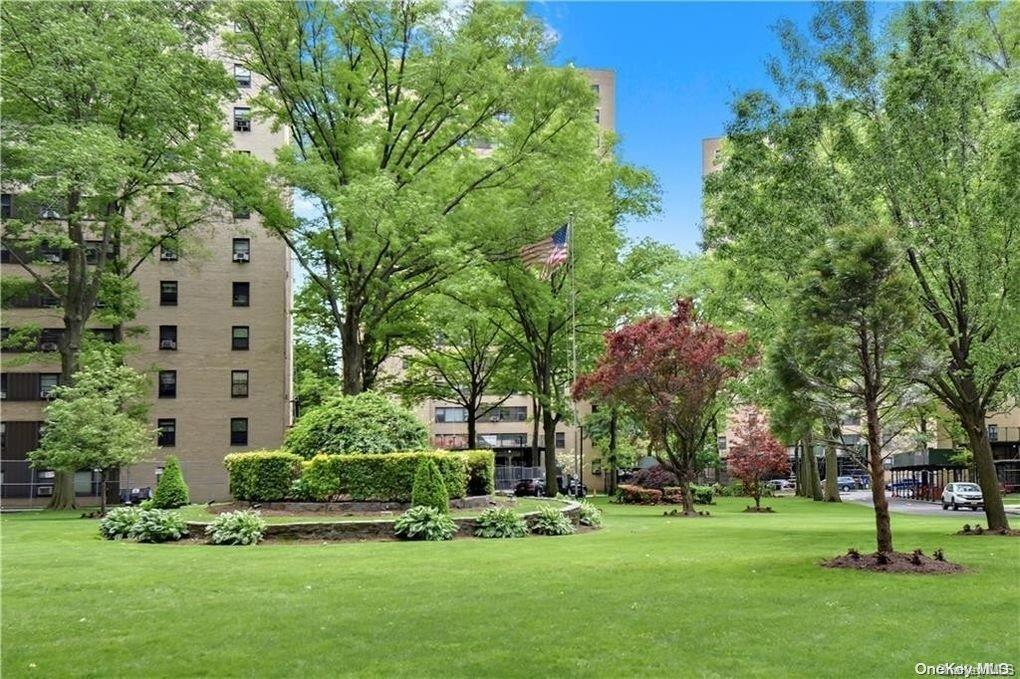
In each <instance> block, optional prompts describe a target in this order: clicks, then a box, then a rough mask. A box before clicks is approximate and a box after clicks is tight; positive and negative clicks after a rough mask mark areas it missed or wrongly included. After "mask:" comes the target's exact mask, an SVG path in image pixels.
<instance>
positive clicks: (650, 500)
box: [616, 484, 662, 505]
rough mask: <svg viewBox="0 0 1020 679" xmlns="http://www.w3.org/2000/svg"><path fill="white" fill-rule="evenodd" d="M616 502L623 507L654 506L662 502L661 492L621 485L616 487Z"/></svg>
mask: <svg viewBox="0 0 1020 679" xmlns="http://www.w3.org/2000/svg"><path fill="white" fill-rule="evenodd" d="M616 501H617V502H619V503H621V504H625V505H654V504H658V503H659V502H660V501H662V491H661V490H655V489H654V488H641V487H639V486H628V485H622V484H621V485H619V486H617V487H616Z"/></svg>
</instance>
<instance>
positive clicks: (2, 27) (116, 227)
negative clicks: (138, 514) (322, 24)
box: [0, 2, 233, 507]
mask: <svg viewBox="0 0 1020 679" xmlns="http://www.w3.org/2000/svg"><path fill="white" fill-rule="evenodd" d="M215 21H216V18H215V16H214V14H213V13H212V12H211V9H210V6H209V5H207V4H203V3H190V2H161V3H126V2H124V3H121V2H76V3H73V4H65V3H45V2H8V3H4V5H3V8H2V9H0V31H2V32H3V35H4V39H3V41H2V46H0V50H2V52H0V55H2V68H0V81H2V83H3V89H4V104H3V144H2V155H3V166H4V177H3V183H4V192H5V193H11V194H15V195H14V198H13V206H12V214H11V217H10V218H5V219H4V221H3V230H2V234H0V237H2V242H3V245H4V247H5V248H6V249H7V250H8V252H9V253H10V257H11V261H12V262H14V263H16V264H18V265H20V267H21V269H22V271H23V277H21V278H20V279H19V277H17V276H7V277H5V278H6V279H7V280H5V285H6V286H8V287H9V286H16V287H20V288H21V292H25V291H26V288H28V287H31V288H32V289H33V290H34V291H35V292H38V293H40V294H42V295H44V296H47V297H49V298H51V299H52V300H54V301H55V305H56V306H58V307H59V308H60V310H61V311H62V319H63V332H62V334H61V336H60V338H59V342H57V345H58V350H59V353H60V360H61V374H62V375H61V380H62V382H63V383H64V384H67V385H70V384H71V383H72V382H73V380H74V375H75V373H76V372H77V370H78V367H79V355H80V353H81V348H82V341H83V336H84V334H85V329H86V326H87V324H88V323H89V321H90V320H93V319H95V318H97V317H99V318H100V320H102V321H103V322H106V323H110V324H112V325H114V327H115V328H119V327H120V324H121V323H122V322H123V321H124V320H125V319H127V318H130V317H131V315H132V314H133V313H134V310H135V308H136V307H137V304H138V299H137V295H135V294H133V291H134V284H133V282H132V281H131V277H132V275H133V274H134V273H135V271H137V269H138V268H139V267H140V266H141V264H142V263H143V262H144V261H145V260H146V259H148V258H149V257H150V256H152V254H153V253H154V252H156V251H157V249H158V248H159V247H160V246H161V245H166V246H168V247H172V248H173V249H179V248H180V245H181V237H182V236H183V235H184V234H185V233H187V232H188V231H189V230H190V229H191V228H192V227H194V226H195V225H197V224H198V223H200V222H202V221H203V220H205V219H207V218H208V215H209V210H210V209H211V205H210V203H209V201H208V200H207V199H206V197H205V195H206V194H205V192H204V191H203V190H202V186H201V178H202V177H203V176H208V175H209V174H210V172H211V170H212V169H213V168H215V166H216V164H217V162H218V159H219V157H220V152H221V150H222V149H223V148H224V146H225V145H226V144H227V136H226V134H225V132H224V130H223V124H222V117H223V115H222V110H221V108H220V104H221V102H222V101H223V100H224V99H225V98H226V97H227V96H228V95H229V94H230V92H231V91H232V89H233V85H232V82H231V81H230V79H229V78H228V77H227V74H226V71H225V69H224V67H223V65H222V64H221V63H220V62H218V61H215V60H210V59H208V58H207V57H205V56H204V55H203V53H202V51H201V50H200V49H199V48H200V47H201V46H202V45H203V44H204V43H205V42H206V40H207V39H208V38H209V37H210V35H211V31H212V29H213V27H214V24H215ZM9 297H10V295H5V298H9ZM99 305H102V308H101V309H100V311H98V312H97V306H99ZM18 340H19V341H25V340H27V342H26V346H27V347H28V348H31V349H34V348H35V345H36V343H37V342H38V338H37V337H27V334H24V333H23V334H21V335H19V336H18ZM70 482H71V479H70V477H68V476H67V475H65V474H61V475H60V476H59V478H58V480H57V483H56V484H55V485H56V489H55V492H54V496H53V499H52V501H51V506H52V507H63V506H68V505H70V504H71V503H73V495H72V494H71V486H70Z"/></svg>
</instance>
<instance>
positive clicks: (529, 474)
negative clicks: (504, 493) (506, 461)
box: [496, 465, 545, 490]
mask: <svg viewBox="0 0 1020 679" xmlns="http://www.w3.org/2000/svg"><path fill="white" fill-rule="evenodd" d="M544 478H545V469H543V468H542V467H514V466H510V465H497V466H496V490H513V487H514V486H515V485H517V482H518V481H523V480H524V479H544Z"/></svg>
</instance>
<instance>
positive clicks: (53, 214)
mask: <svg viewBox="0 0 1020 679" xmlns="http://www.w3.org/2000/svg"><path fill="white" fill-rule="evenodd" d="M39 218H40V219H60V214H59V213H58V212H57V211H56V210H54V209H53V208H51V207H44V208H43V209H41V210H39Z"/></svg>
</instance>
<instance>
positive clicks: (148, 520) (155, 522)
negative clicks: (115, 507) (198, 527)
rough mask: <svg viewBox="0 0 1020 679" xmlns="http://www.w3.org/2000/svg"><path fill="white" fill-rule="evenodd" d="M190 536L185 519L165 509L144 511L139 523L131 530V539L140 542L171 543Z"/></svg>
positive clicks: (141, 513)
mask: <svg viewBox="0 0 1020 679" xmlns="http://www.w3.org/2000/svg"><path fill="white" fill-rule="evenodd" d="M187 534H188V526H187V524H186V523H185V522H184V518H183V517H182V516H181V515H180V514H178V513H177V512H171V511H167V510H165V509H142V510H140V511H139V512H138V521H137V522H136V523H135V525H134V527H133V528H132V529H131V537H133V538H134V539H135V540H138V542H170V541H172V540H180V539H181V538H182V537H184V536H185V535H187Z"/></svg>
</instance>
